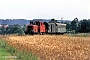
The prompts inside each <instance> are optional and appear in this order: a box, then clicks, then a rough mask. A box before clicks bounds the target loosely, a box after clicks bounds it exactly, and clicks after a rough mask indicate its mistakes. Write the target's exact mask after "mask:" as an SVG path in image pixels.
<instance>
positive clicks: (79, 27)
mask: <svg viewBox="0 0 90 60" xmlns="http://www.w3.org/2000/svg"><path fill="white" fill-rule="evenodd" d="M49 22H52V23H57V20H55V19H51V21H49ZM64 23H65V24H66V30H67V33H90V19H88V20H87V19H83V20H80V21H79V20H78V18H74V20H72V21H71V22H64ZM25 30H26V25H24V26H23V27H21V26H20V25H18V24H16V25H9V26H8V27H6V28H5V26H4V25H2V27H0V34H1V35H5V34H6V35H9V34H18V35H25V33H24V32H25Z"/></svg>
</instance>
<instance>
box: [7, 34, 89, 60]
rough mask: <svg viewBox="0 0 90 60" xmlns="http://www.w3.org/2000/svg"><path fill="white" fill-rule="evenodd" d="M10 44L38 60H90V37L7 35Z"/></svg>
mask: <svg viewBox="0 0 90 60" xmlns="http://www.w3.org/2000/svg"><path fill="white" fill-rule="evenodd" d="M6 40H7V41H8V42H9V44H10V45H12V46H14V47H16V48H18V49H21V50H26V51H27V52H32V53H33V54H36V55H37V56H38V57H39V60H90V37H71V36H64V35H34V36H8V37H6Z"/></svg>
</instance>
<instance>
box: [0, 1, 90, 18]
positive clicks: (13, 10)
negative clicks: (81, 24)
mask: <svg viewBox="0 0 90 60" xmlns="http://www.w3.org/2000/svg"><path fill="white" fill-rule="evenodd" d="M61 17H63V20H65V19H66V20H73V19H74V18H75V17H77V18H78V19H90V0H0V19H52V18H55V19H61Z"/></svg>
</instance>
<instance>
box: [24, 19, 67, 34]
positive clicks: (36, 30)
mask: <svg viewBox="0 0 90 60" xmlns="http://www.w3.org/2000/svg"><path fill="white" fill-rule="evenodd" d="M64 33H66V24H61V23H49V22H48V23H47V22H41V21H30V24H29V25H27V26H26V31H25V34H31V35H33V34H64Z"/></svg>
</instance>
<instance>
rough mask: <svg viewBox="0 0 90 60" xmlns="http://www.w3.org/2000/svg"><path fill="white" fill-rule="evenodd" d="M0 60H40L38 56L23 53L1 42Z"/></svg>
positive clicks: (3, 41)
mask: <svg viewBox="0 0 90 60" xmlns="http://www.w3.org/2000/svg"><path fill="white" fill-rule="evenodd" d="M0 60H38V59H37V56H36V55H33V54H32V53H29V52H26V51H21V50H18V49H16V48H14V47H13V46H10V45H9V44H8V43H7V42H6V41H5V40H0Z"/></svg>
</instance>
